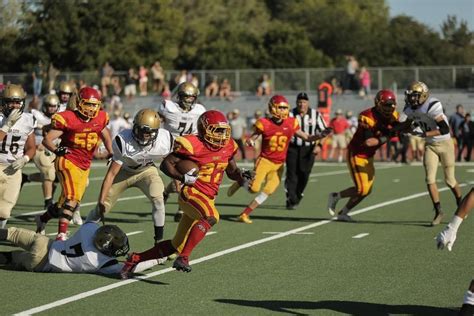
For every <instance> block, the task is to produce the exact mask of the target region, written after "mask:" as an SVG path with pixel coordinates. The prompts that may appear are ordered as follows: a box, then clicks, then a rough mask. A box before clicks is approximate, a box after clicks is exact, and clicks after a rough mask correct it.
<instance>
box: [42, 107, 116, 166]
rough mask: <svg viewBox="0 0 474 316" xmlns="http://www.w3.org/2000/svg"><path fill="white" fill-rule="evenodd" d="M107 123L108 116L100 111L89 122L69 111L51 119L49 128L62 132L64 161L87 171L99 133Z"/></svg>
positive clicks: (57, 114)
mask: <svg viewBox="0 0 474 316" xmlns="http://www.w3.org/2000/svg"><path fill="white" fill-rule="evenodd" d="M108 123H109V115H108V114H107V113H106V112H104V111H100V112H99V115H97V116H96V117H95V118H93V119H91V120H90V121H89V122H85V121H83V120H81V119H80V118H79V117H78V115H77V114H76V112H74V111H69V110H68V111H64V112H60V113H56V114H54V115H53V117H52V118H51V126H52V127H53V128H54V129H57V130H60V131H63V134H62V135H61V146H65V147H67V149H68V153H67V154H66V156H65V157H66V159H67V160H70V161H71V162H72V163H73V164H75V165H76V166H78V167H79V168H81V169H83V170H87V169H89V167H90V165H91V161H92V158H93V157H94V151H95V149H96V148H97V145H98V144H99V140H100V135H101V131H102V130H103V129H104V128H105V127H106V126H107V124H108Z"/></svg>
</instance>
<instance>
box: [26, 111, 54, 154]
mask: <svg viewBox="0 0 474 316" xmlns="http://www.w3.org/2000/svg"><path fill="white" fill-rule="evenodd" d="M31 114H33V116H34V117H35V119H36V128H35V141H36V146H38V145H39V144H41V142H42V141H43V126H46V125H49V124H51V118H50V117H47V116H46V114H44V113H43V111H38V110H35V109H32V110H31Z"/></svg>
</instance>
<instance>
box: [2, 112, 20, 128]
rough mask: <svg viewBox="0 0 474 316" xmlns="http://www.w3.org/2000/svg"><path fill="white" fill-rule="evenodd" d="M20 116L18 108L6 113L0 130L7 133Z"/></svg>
mask: <svg viewBox="0 0 474 316" xmlns="http://www.w3.org/2000/svg"><path fill="white" fill-rule="evenodd" d="M20 117H21V111H20V110H19V109H14V110H13V111H11V112H10V115H8V117H7V119H6V120H5V122H4V123H3V125H2V127H1V128H0V130H2V131H3V132H4V133H5V134H6V133H8V131H9V130H10V128H12V126H13V125H15V123H16V122H17V121H18V120H19V119H20Z"/></svg>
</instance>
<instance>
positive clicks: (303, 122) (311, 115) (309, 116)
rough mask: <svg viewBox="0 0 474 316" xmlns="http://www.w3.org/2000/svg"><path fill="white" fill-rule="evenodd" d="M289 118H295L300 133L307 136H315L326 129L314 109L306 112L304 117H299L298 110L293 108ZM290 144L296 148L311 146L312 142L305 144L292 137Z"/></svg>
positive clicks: (321, 118) (322, 120)
mask: <svg viewBox="0 0 474 316" xmlns="http://www.w3.org/2000/svg"><path fill="white" fill-rule="evenodd" d="M290 117H296V119H297V120H298V123H299V124H300V128H301V131H303V132H305V133H307V134H309V135H316V134H317V133H321V132H322V131H323V130H325V129H326V123H325V122H324V119H323V116H322V115H321V113H319V112H318V111H316V110H315V109H308V112H307V113H306V114H305V115H304V116H301V115H300V114H299V113H298V109H297V108H294V109H293V110H292V111H291V112H290ZM291 144H292V145H296V146H311V145H313V144H314V142H305V141H304V140H302V139H301V138H299V137H296V136H293V137H292V138H291Z"/></svg>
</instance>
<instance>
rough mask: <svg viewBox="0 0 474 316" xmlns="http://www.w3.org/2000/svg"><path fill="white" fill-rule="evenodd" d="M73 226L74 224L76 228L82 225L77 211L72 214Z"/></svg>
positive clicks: (79, 213)
mask: <svg viewBox="0 0 474 316" xmlns="http://www.w3.org/2000/svg"><path fill="white" fill-rule="evenodd" d="M71 222H72V223H73V224H76V225H77V226H81V225H82V224H83V221H82V217H81V212H80V211H79V210H77V211H75V212H74V213H73V214H72V221H71Z"/></svg>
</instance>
